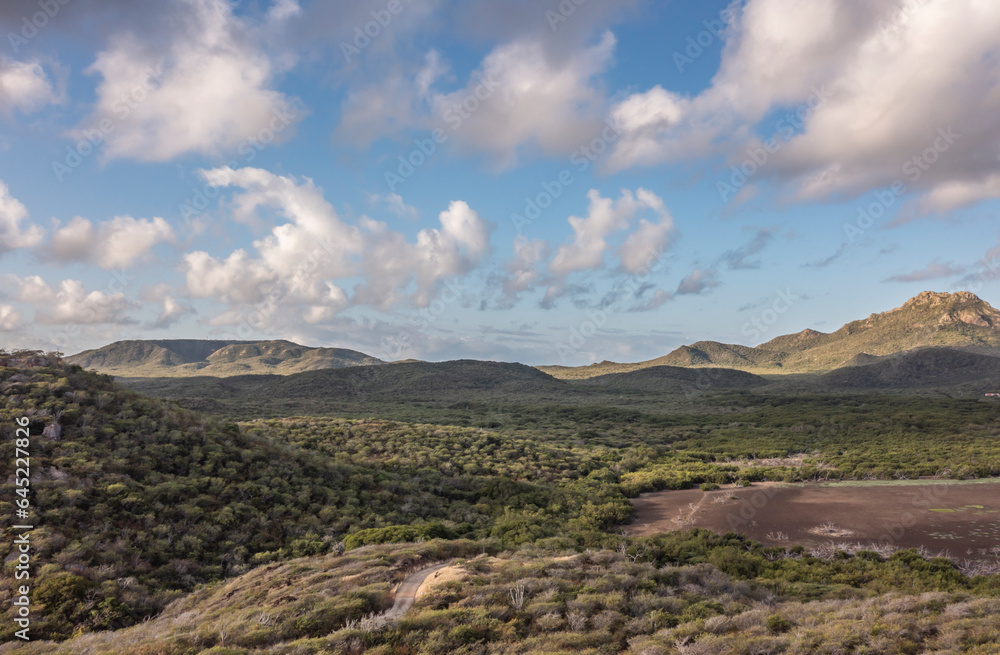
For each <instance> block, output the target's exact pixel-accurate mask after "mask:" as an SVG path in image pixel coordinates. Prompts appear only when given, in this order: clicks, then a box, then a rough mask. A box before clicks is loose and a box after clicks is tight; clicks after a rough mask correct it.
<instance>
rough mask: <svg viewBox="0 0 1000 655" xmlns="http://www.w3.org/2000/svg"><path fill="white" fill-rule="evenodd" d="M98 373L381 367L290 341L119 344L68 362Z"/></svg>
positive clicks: (362, 357) (365, 358) (349, 353)
mask: <svg viewBox="0 0 1000 655" xmlns="http://www.w3.org/2000/svg"><path fill="white" fill-rule="evenodd" d="M66 361H67V362H68V363H70V364H76V365H79V366H82V367H83V368H86V369H92V370H95V371H97V372H99V373H107V374H109V375H114V376H117V377H190V376H196V375H210V376H213V377H229V376H233V375H250V374H269V373H273V374H277V375H289V374H291V373H301V372H303V371H314V370H319V369H328V368H344V367H347V366H371V365H377V364H382V363H383V362H382V360H380V359H376V358H375V357H371V356H369V355H366V354H364V353H361V352H358V351H356V350H347V349H344V348H312V347H309V346H300V345H298V344H295V343H292V342H291V341H284V340H278V341H211V340H200V339H164V340H159V341H116V342H115V343H112V344H109V345H107V346H104V347H103V348H97V349H95V350H86V351H84V352H82V353H79V354H76V355H71V356H69V357H67V358H66Z"/></svg>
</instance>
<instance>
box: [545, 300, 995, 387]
mask: <svg viewBox="0 0 1000 655" xmlns="http://www.w3.org/2000/svg"><path fill="white" fill-rule="evenodd" d="M935 346H936V347H948V348H954V349H962V350H969V351H972V352H979V353H983V354H994V355H1000V311H997V310H996V309H995V308H993V307H992V306H991V305H990V304H989V303H987V302H986V301H984V300H982V299H980V298H979V297H977V296H976V295H974V294H971V293H968V292H964V291H960V292H958V293H935V292H932V291H925V292H924V293H921V294H920V295H918V296H916V297H914V298H911V299H910V300H908V301H907V302H905V303H904V304H903V305H902V306H900V307H897V308H896V309H892V310H890V311H887V312H882V313H879V314H872V315H871V316H869V317H868V318H866V319H863V320H859V321H853V322H851V323H848V324H847V325H845V326H843V327H842V328H840V329H839V330H837V331H836V332H831V333H823V332H818V331H816V330H803V331H802V332H799V333H797V334H789V335H783V336H779V337H776V338H774V339H772V340H771V341H768V342H766V343H762V344H760V345H759V346H756V347H750V346H741V345H733V344H725V343H718V342H715V341H699V342H697V343H694V344H691V345H690V346H681V347H680V348H678V349H676V350H674V351H673V352H671V353H669V354H667V355H665V356H663V357H659V358H657V359H651V360H648V361H645V362H638V363H634V364H619V363H614V362H602V363H600V364H592V365H590V366H582V367H564V366H552V367H547V366H541V367H539V368H540V369H541V370H543V371H546V372H548V373H550V374H551V375H553V376H555V377H558V378H561V379H581V378H589V377H594V376H598V375H605V374H609V373H624V372H628V371H635V370H639V369H644V368H649V367H652V366H684V367H722V368H733V369H739V370H743V371H750V372H753V373H758V374H763V373H772V374H773V373H823V372H827V371H831V370H833V369H836V368H839V367H842V366H853V365H857V364H860V363H864V362H865V361H874V360H873V359H871V358H876V357H884V356H888V355H894V354H896V353H901V352H906V351H909V350H913V349H916V348H926V347H935Z"/></svg>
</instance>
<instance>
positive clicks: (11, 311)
mask: <svg viewBox="0 0 1000 655" xmlns="http://www.w3.org/2000/svg"><path fill="white" fill-rule="evenodd" d="M20 325H21V313H20V312H19V311H17V310H16V309H15V308H14V307H11V306H10V305H0V332H10V331H11V330H15V329H17V327H18V326H20Z"/></svg>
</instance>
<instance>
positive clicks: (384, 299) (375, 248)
mask: <svg viewBox="0 0 1000 655" xmlns="http://www.w3.org/2000/svg"><path fill="white" fill-rule="evenodd" d="M438 218H439V220H440V222H441V229H436V228H426V229H423V230H421V231H420V232H419V233H418V234H417V240H416V243H414V244H408V243H406V240H405V238H404V237H403V235H401V234H399V233H395V232H391V231H390V230H389V229H388V227H387V226H386V225H385V224H384V223H380V222H377V221H372V220H370V219H369V220H367V221H365V223H364V226H365V228H366V230H367V232H368V234H367V237H368V239H369V241H368V246H367V247H366V249H365V256H364V261H363V263H362V266H361V268H362V271H363V272H364V274H365V281H364V282H363V283H362V284H359V285H357V286H356V287H355V296H354V301H355V302H356V303H360V304H371V305H376V306H378V307H383V308H385V307H388V306H390V305H392V304H394V303H396V302H399V301H400V300H402V298H403V297H404V296H405V295H406V289H407V288H408V287H409V285H410V283H411V282H412V283H413V284H414V285H415V290H414V291H413V292H412V294H410V297H411V299H412V301H413V303H414V304H415V305H416V306H418V307H425V306H427V305H428V304H429V303H430V302H431V301H432V300H433V292H434V290H435V289H436V288H437V287H438V285H439V283H440V282H441V281H442V280H445V279H447V278H450V277H454V276H460V275H464V274H466V273H468V272H469V271H471V270H472V269H473V268H474V267H475V266H476V265H477V264H478V263H479V262H480V261H481V260H482V258H483V256H484V255H486V254H487V253H488V252H489V249H490V246H489V239H490V234H491V233H492V231H493V229H494V227H495V226H494V225H492V224H491V223H489V222H487V221H485V220H483V219H482V218H480V216H479V214H478V213H477V212H475V211H474V210H473V209H472V208H471V207H469V205H468V204H467V203H465V202H463V201H460V200H458V201H453V202H452V203H451V204H450V205H449V207H448V209H447V210H446V211H443V212H441V214H440V215H439V217H438Z"/></svg>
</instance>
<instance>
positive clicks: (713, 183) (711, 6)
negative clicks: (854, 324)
mask: <svg viewBox="0 0 1000 655" xmlns="http://www.w3.org/2000/svg"><path fill="white" fill-rule="evenodd" d="M578 2H579V4H577V3H578ZM46 10H47V11H48V14H46V13H45V11H46ZM33 23H34V24H33ZM998 28H1000V7H987V6H984V3H977V2H973V1H972V0H961V1H958V2H949V3H945V2H943V0H922V1H921V0H878V1H876V2H870V1H869V2H861V0H852V1H845V0H838V1H834V0H816V1H815V2H811V3H798V2H792V1H791V0H746V1H745V2H735V3H732V4H729V3H725V2H705V3H697V4H696V3H679V2H652V1H642V0H634V1H628V2H615V3H609V2H598V1H597V0H586V1H583V2H580V1H579V0H565V1H564V2H562V3H560V2H558V1H554V0H553V1H550V2H529V1H527V0H523V1H522V0H513V1H511V2H505V3H490V2H486V1H485V0H481V1H465V2H457V1H446V0H429V1H424V2H420V1H419V0H412V1H408V0H401V1H400V2H398V3H396V2H390V1H389V0H376V1H372V2H367V1H366V2H357V3H318V2H313V3H309V2H306V1H305V0H301V1H299V2H296V1H295V0H278V1H277V2H267V1H261V2H241V3H227V2H224V1H223V0H170V1H168V2H163V3H158V4H157V5H156V6H155V8H150V6H149V5H148V3H140V2H138V1H137V0H114V1H113V0H72V1H71V2H69V3H67V4H65V5H63V4H60V3H59V2H57V1H54V2H51V3H46V2H36V1H27V0H25V1H20V0H19V1H16V2H8V3H4V5H3V7H2V8H0V34H2V35H5V38H4V40H3V43H2V44H0V184H2V187H0V331H2V332H3V339H4V342H5V344H6V345H8V346H9V347H10V346H31V347H40V348H58V349H60V350H63V351H64V352H69V353H72V352H77V351H80V350H83V349H85V348H91V347H96V346H100V345H103V344H105V343H108V342H110V341H114V340H118V339H140V338H145V339H154V338H160V339H162V338H242V339H259V338H286V339H290V340H294V341H297V342H300V343H305V344H309V345H325V346H338V347H347V348H355V349H358V350H362V351H364V352H367V353H370V354H372V355H375V356H378V357H382V358H384V359H398V358H405V357H417V358H423V359H430V360H442V359H454V358H460V357H474V358H483V359H498V360H508V361H522V362H526V363H531V364H543V363H548V364H570V365H576V364H587V363H590V362H593V361H601V360H604V359H610V360H616V361H637V360H642V359H648V358H652V357H657V356H660V355H663V354H665V353H667V352H669V351H671V350H673V349H674V348H676V347H677V346H679V345H682V344H685V343H691V342H693V341H697V340H702V339H713V340H720V341H725V342H730V343H744V344H748V345H754V344H756V343H760V342H762V341H766V340H768V339H771V338H773V337H775V336H778V335H780V334H785V333H790V332H797V331H800V330H802V329H805V328H814V329H818V330H823V331H831V330H834V329H836V328H838V327H840V325H842V324H843V323H845V322H847V321H849V320H854V319H858V318H863V317H865V316H867V315H868V314H870V313H872V312H877V311H884V310H887V309H890V308H892V307H896V306H898V305H900V304H902V302H904V301H905V300H906V299H907V298H909V297H911V296H913V295H916V294H917V293H919V292H920V291H923V290H927V289H933V290H938V291H953V290H960V289H965V290H971V291H973V292H975V293H978V294H979V295H981V296H982V297H984V298H985V299H987V300H989V301H991V302H992V301H997V300H1000V298H998V295H1000V294H998V285H997V282H996V281H995V278H996V276H995V275H994V274H993V273H991V266H996V265H997V264H996V263H994V262H996V261H1000V243H998V240H1000V229H998V221H997V220H996V219H997V208H998V202H997V198H998V197H1000V53H998V46H1000V42H998V40H997V39H996V34H998V33H1000V29H998ZM365 30H367V31H368V34H369V35H370V36H364V32H365ZM404 160H408V161H407V162H406V163H402V164H401V162H402V161H404ZM401 166H402V167H401ZM740 169H742V172H741V171H740ZM529 200H530V201H531V203H534V204H535V206H537V205H538V204H539V203H540V204H542V205H545V206H544V208H539V209H538V212H537V215H535V214H534V213H533V210H532V209H530V208H529V207H528V205H529V204H530V203H529V202H528V201H529ZM994 304H995V303H994Z"/></svg>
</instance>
